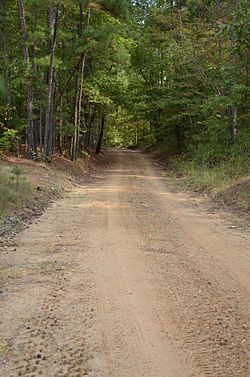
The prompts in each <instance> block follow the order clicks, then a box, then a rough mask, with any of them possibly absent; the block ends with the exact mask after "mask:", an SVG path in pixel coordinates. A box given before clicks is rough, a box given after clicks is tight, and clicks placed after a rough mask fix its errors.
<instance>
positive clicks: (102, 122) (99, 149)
mask: <svg viewBox="0 0 250 377" xmlns="http://www.w3.org/2000/svg"><path fill="white" fill-rule="evenodd" d="M105 120H106V114H105V113H103V114H102V116H101V122H100V131H99V136H98V140H97V144H96V149H95V153H96V154H99V153H100V151H101V147H102V141H103V133H104V126H105Z"/></svg>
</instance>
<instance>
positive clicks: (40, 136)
mask: <svg viewBox="0 0 250 377" xmlns="http://www.w3.org/2000/svg"><path fill="white" fill-rule="evenodd" d="M42 124H43V108H42V104H41V103H40V114H39V146H40V159H41V160H43V128H42Z"/></svg>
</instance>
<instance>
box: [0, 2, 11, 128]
mask: <svg viewBox="0 0 250 377" xmlns="http://www.w3.org/2000/svg"><path fill="white" fill-rule="evenodd" d="M0 12H1V13H0V31H1V33H2V48H3V61H4V75H5V82H6V99H7V114H6V115H7V126H8V127H10V126H11V86H10V70H9V56H8V55H9V54H8V39H7V33H6V29H5V25H6V22H5V17H4V14H5V1H4V0H2V3H1V9H0Z"/></svg>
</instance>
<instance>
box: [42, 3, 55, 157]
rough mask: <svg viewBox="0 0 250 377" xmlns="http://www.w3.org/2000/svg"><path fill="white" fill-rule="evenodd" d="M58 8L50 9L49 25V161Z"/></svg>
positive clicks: (46, 138)
mask: <svg viewBox="0 0 250 377" xmlns="http://www.w3.org/2000/svg"><path fill="white" fill-rule="evenodd" d="M57 20H58V8H57V7H56V8H55V7H51V8H49V23H50V28H51V46H50V65H49V75H48V76H49V77H48V98H47V109H46V115H45V130H44V159H45V160H48V159H49V158H50V157H51V156H52V153H53V138H54V127H53V122H54V119H53V108H54V106H53V102H54V57H55V48H56V33H57Z"/></svg>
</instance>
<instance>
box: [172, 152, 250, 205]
mask: <svg viewBox="0 0 250 377" xmlns="http://www.w3.org/2000/svg"><path fill="white" fill-rule="evenodd" d="M170 165H171V167H172V171H173V172H179V173H180V174H181V175H182V176H183V177H184V180H182V182H183V184H184V185H185V186H186V187H187V188H190V189H195V190H197V191H200V192H206V193H208V194H212V196H213V197H214V199H216V200H219V201H220V202H221V203H223V204H226V205H228V206H233V207H235V208H239V209H243V210H250V191H249V190H250V177H249V171H248V168H249V165H248V162H247V160H243V159H241V160H240V159H239V160H237V161H234V162H232V161H228V162H224V163H222V164H220V165H218V166H214V167H208V166H206V165H198V164H195V163H194V162H191V161H188V160H185V159H183V158H182V157H171V158H170Z"/></svg>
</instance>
